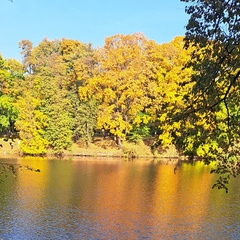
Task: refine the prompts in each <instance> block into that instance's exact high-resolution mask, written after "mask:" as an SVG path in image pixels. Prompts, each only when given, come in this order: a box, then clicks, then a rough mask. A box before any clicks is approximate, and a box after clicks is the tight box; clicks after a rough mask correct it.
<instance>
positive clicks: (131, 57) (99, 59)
mask: <svg viewBox="0 0 240 240" xmlns="http://www.w3.org/2000/svg"><path fill="white" fill-rule="evenodd" d="M150 42H151V43H152V42H153V41H149V40H148V39H146V37H145V36H144V35H142V34H139V33H135V34H133V35H121V34H119V35H115V36H112V37H109V38H107V39H106V40H105V45H104V47H103V48H99V49H98V50H96V53H95V61H96V65H95V68H94V74H93V75H92V76H90V77H88V79H86V80H85V81H83V83H82V86H80V88H79V94H80V96H81V98H82V99H92V98H93V99H96V100H97V101H98V103H99V109H98V119H97V126H98V128H99V129H104V130H106V131H109V132H110V133H111V134H113V135H114V136H115V137H116V141H117V143H118V145H119V146H121V141H122V140H123V139H125V138H126V136H127V134H129V133H130V131H131V130H132V127H133V125H132V124H133V122H134V120H135V118H136V117H137V116H138V113H139V112H140V111H142V110H143V109H144V107H145V105H146V104H147V87H148V84H147V82H148V77H147V75H148V71H150V67H149V66H148V62H149V61H148V56H147V52H146V49H147V47H148V44H150Z"/></svg>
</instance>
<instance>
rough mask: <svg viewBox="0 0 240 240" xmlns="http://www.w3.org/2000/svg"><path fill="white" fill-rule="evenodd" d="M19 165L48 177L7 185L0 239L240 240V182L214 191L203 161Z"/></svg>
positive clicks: (0, 187)
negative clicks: (177, 163)
mask: <svg viewBox="0 0 240 240" xmlns="http://www.w3.org/2000/svg"><path fill="white" fill-rule="evenodd" d="M2 161H6V159H5V160H2ZM16 161H17V162H18V163H22V164H25V165H29V166H31V167H34V168H39V169H40V170H41V172H40V173H36V172H31V171H20V172H19V173H18V176H17V177H16V178H14V177H13V176H11V175H9V176H8V177H7V178H5V179H4V181H3V182H1V183H0V212H1V215H0V239H239V238H240V234H239V233H240V207H239V200H240V191H239V190H240V180H239V178H236V179H234V180H233V181H232V182H231V184H230V186H229V193H228V194H226V193H225V191H223V190H222V191H219V190H216V189H214V190H212V185H213V183H214V181H215V180H216V178H215V176H214V175H212V174H210V173H209V172H210V169H211V167H212V166H206V165H204V164H203V163H202V162H195V163H187V162H186V163H183V164H182V165H181V166H179V167H178V169H177V171H176V172H175V174H174V167H175V165H174V164H172V163H171V162H169V163H166V162H161V161H158V162H153V161H143V160H141V161H133V162H126V161H119V160H114V159H105V160H104V159H101V160H98V159H81V160H79V159H78V160H76V159H72V160H46V159H37V158H31V160H29V159H19V160H16Z"/></svg>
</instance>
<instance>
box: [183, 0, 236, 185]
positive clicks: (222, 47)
mask: <svg viewBox="0 0 240 240" xmlns="http://www.w3.org/2000/svg"><path fill="white" fill-rule="evenodd" d="M181 1H182V2H186V3H187V7H186V12H187V13H188V14H189V15H190V19H189V22H188V25H187V32H186V47H188V46H189V45H190V44H194V45H195V46H196V47H197V48H196V49H197V50H196V51H195V52H193V54H192V61H191V62H190V65H191V66H192V67H193V68H194V71H195V74H194V75H193V77H192V81H193V82H194V88H193V92H192V93H193V94H194V96H195V97H194V99H193V101H192V102H191V104H189V105H188V108H187V111H186V113H187V114H195V113H196V112H198V114H199V116H200V117H202V118H203V121H205V122H208V124H209V127H208V128H207V129H205V130H206V131H204V132H203V134H205V141H207V142H210V143H211V145H212V143H214V147H212V146H209V147H208V151H207V153H208V154H207V156H208V158H210V159H216V160H217V162H218V167H217V169H216V170H215V172H217V173H221V174H223V175H222V176H221V177H220V179H219V181H218V182H217V184H216V186H218V187H220V188H222V187H223V188H225V187H226V186H225V183H227V182H228V179H229V178H230V176H236V175H237V174H238V173H239V172H240V170H239V166H240V162H239V146H240V145H239V144H240V143H239V133H240V131H239V130H240V129H239V100H240V96H239V94H240V89H239V80H240V78H239V76H240V69H239V66H240V58H239V56H240V46H239V39H240V12H239V9H240V2H239V1H235V0H217V1H210V0H207V1H202V0H201V1H197V0H191V1H188V0H181ZM195 115H196V114H195ZM196 121H199V119H196Z"/></svg>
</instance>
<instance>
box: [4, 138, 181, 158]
mask: <svg viewBox="0 0 240 240" xmlns="http://www.w3.org/2000/svg"><path fill="white" fill-rule="evenodd" d="M20 155H21V151H20V141H19V139H6V138H0V156H1V157H7V158H9V157H13V156H14V157H16V156H20ZM53 155H54V153H53V151H52V150H51V149H49V150H48V152H47V156H48V157H51V156H53ZM64 155H65V156H78V157H84V156H86V157H120V158H174V157H178V153H177V151H176V149H175V148H174V146H169V147H168V148H167V149H165V150H163V149H161V148H157V149H155V151H154V152H153V151H152V150H151V146H150V144H147V143H146V142H143V141H139V142H138V143H132V142H123V144H122V148H121V149H119V148H118V146H117V145H116V143H115V141H114V140H112V139H111V138H106V139H103V138H94V140H93V142H92V143H91V144H89V146H88V147H86V145H85V144H84V143H78V144H77V143H74V144H73V145H72V147H71V149H69V150H65V151H64Z"/></svg>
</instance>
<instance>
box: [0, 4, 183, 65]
mask: <svg viewBox="0 0 240 240" xmlns="http://www.w3.org/2000/svg"><path fill="white" fill-rule="evenodd" d="M184 8H185V5H184V4H183V3H181V2H180V0H118V1H114V0H56V1H52V0H13V2H12V3H11V2H10V1H8V0H0V16H1V21H0V29H1V32H0V52H1V53H2V56H3V57H4V58H16V59H18V60H20V59H21V57H20V53H19V52H20V51H19V48H18V43H19V42H20V41H21V40H22V39H28V40H30V41H31V42H32V43H33V45H34V46H36V45H37V44H38V43H39V42H40V41H42V39H43V38H48V39H50V40H54V39H61V38H68V39H75V40H79V41H81V42H83V43H90V42H91V43H92V44H93V46H94V47H98V46H99V47H101V46H103V45H104V39H105V38H106V37H110V36H113V35H115V34H133V33H134V32H142V33H143V34H144V35H145V36H146V37H148V38H149V39H152V40H155V41H156V42H157V43H165V42H170V41H171V40H172V39H173V38H174V37H175V36H183V35H184V33H185V26H186V24H187V21H188V16H187V15H186V14H185V12H184Z"/></svg>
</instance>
